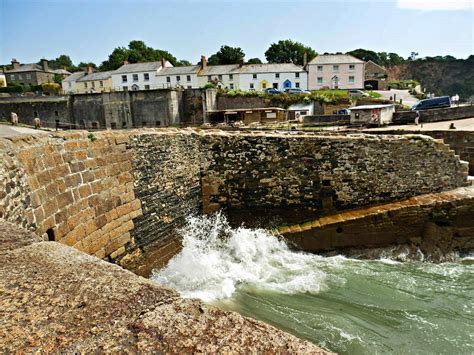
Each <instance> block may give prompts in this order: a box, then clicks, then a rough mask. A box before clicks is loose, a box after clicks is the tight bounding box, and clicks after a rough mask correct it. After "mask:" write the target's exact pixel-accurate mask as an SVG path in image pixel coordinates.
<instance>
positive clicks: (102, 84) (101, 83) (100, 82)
mask: <svg viewBox="0 0 474 355" xmlns="http://www.w3.org/2000/svg"><path fill="white" fill-rule="evenodd" d="M99 86H100V87H101V88H103V87H104V82H103V81H102V80H101V81H99Z"/></svg>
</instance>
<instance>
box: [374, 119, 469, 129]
mask: <svg viewBox="0 0 474 355" xmlns="http://www.w3.org/2000/svg"><path fill="white" fill-rule="evenodd" d="M451 123H453V124H454V127H456V129H457V130H458V131H460V130H462V131H474V117H473V118H465V119H462V120H452V121H442V122H431V123H423V127H422V126H421V124H420V125H418V126H416V125H414V124H409V125H400V126H387V127H382V128H370V129H368V130H370V131H372V130H374V131H393V130H404V131H444V130H449V126H450V125H451Z"/></svg>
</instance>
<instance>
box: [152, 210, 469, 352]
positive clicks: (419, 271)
mask: <svg viewBox="0 0 474 355" xmlns="http://www.w3.org/2000/svg"><path fill="white" fill-rule="evenodd" d="M181 233H182V236H183V249H182V251H181V252H180V253H179V254H178V255H176V256H175V257H174V258H173V259H171V261H170V262H169V263H168V265H167V266H166V267H165V268H164V269H161V270H155V271H154V272H153V275H152V279H153V280H155V281H157V282H159V283H161V284H165V285H167V286H170V287H173V288H175V289H177V290H178V291H179V292H180V294H181V295H182V296H183V297H188V298H199V299H201V300H203V301H204V302H208V303H211V304H214V305H216V306H218V307H220V308H222V309H226V310H233V311H236V312H238V313H240V314H242V315H245V316H249V317H252V318H256V319H259V320H262V321H264V322H267V323H269V324H272V325H274V326H276V327H278V328H281V329H284V330H286V331H288V332H290V333H293V334H294V335H296V336H298V337H301V338H304V339H307V340H309V341H312V342H314V343H316V344H319V345H321V346H323V347H325V348H327V349H329V350H332V351H335V352H338V353H341V354H382V353H392V354H473V353H474V339H473V337H474V314H473V310H474V303H473V300H474V298H473V296H474V263H473V262H472V261H473V260H472V258H465V259H464V260H461V261H460V262H459V263H445V264H431V263H422V262H405V263H399V262H396V261H393V260H390V259H381V260H357V259H348V258H345V257H342V256H335V257H322V256H318V255H314V254H309V253H304V252H295V251H292V250H290V249H289V248H288V247H287V246H286V244H285V242H284V241H283V240H282V239H280V238H278V237H277V236H273V235H270V234H269V233H268V232H267V231H265V230H262V229H247V228H243V227H241V228H231V227H230V226H229V224H228V223H227V221H226V219H225V217H224V216H223V215H221V214H216V215H214V216H212V217H189V218H188V220H187V225H186V226H185V227H184V228H183V229H182V231H181Z"/></svg>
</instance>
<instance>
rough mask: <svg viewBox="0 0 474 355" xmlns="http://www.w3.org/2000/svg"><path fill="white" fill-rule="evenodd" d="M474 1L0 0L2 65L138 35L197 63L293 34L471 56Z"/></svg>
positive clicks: (252, 51) (325, 42) (315, 42)
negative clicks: (225, 47) (222, 51)
mask: <svg viewBox="0 0 474 355" xmlns="http://www.w3.org/2000/svg"><path fill="white" fill-rule="evenodd" d="M473 1H474V0H459V1H457V0H438V1H436V0H381V1H376V0H350V1H347V0H346V1H344V0H332V1H330V0H326V1H320V0H284V1H282V0H271V1H270V0H261V1H260V0H219V1H217V0H213V1H209V0H167V1H160V0H155V1H152V0H114V1H112V0H0V63H8V62H10V60H11V58H17V59H18V60H19V61H20V62H23V63H26V62H36V61H38V60H39V59H40V58H42V57H45V58H55V57H57V56H59V55H60V54H68V55H69V56H70V57H71V58H72V60H73V61H74V62H75V63H78V62H80V61H93V62H96V63H100V62H102V61H103V60H105V59H106V58H107V56H108V54H110V53H111V52H112V50H113V49H114V48H115V47H117V46H126V45H127V44H128V42H129V41H130V40H134V39H140V40H143V41H145V42H146V43H147V44H148V45H149V46H152V47H154V48H159V49H165V50H168V51H170V52H171V53H172V54H173V55H175V56H176V57H177V58H178V59H187V60H189V61H191V62H197V61H198V60H199V58H200V55H201V54H205V55H210V54H212V53H215V52H216V51H217V50H218V49H219V47H220V46H221V45H223V44H227V45H231V46H238V47H241V48H242V49H243V50H244V52H245V53H246V58H251V57H259V58H261V59H263V60H264V59H265V56H264V52H265V50H266V49H267V48H268V47H269V45H270V44H271V43H273V42H276V41H278V40H280V39H293V40H296V41H300V42H302V43H304V44H306V45H309V46H311V47H313V48H314V49H315V50H316V51H317V52H320V53H323V52H338V51H342V52H344V51H348V50H352V49H356V48H367V49H372V50H375V51H386V52H396V53H398V54H400V55H402V56H404V57H407V56H408V55H410V53H411V52H412V51H415V52H418V53H419V54H420V56H434V55H447V54H450V55H454V56H456V57H458V58H466V57H467V56H469V55H470V54H473V53H474V50H473V43H474V35H473V26H474V25H473V23H474V12H473Z"/></svg>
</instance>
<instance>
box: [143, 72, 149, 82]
mask: <svg viewBox="0 0 474 355" xmlns="http://www.w3.org/2000/svg"><path fill="white" fill-rule="evenodd" d="M143 80H144V81H148V80H150V74H148V73H145V74H143Z"/></svg>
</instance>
